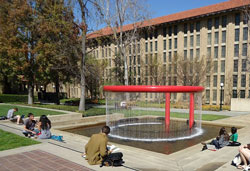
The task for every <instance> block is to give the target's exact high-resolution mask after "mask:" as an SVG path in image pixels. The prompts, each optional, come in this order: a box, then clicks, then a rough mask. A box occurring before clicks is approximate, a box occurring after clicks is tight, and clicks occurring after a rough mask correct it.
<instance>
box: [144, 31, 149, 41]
mask: <svg viewBox="0 0 250 171" xmlns="http://www.w3.org/2000/svg"><path fill="white" fill-rule="evenodd" d="M144 36H145V37H144V38H145V40H147V39H148V32H147V31H146V32H145V35H144Z"/></svg>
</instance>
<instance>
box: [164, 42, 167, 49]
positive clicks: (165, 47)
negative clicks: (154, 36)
mask: <svg viewBox="0 0 250 171" xmlns="http://www.w3.org/2000/svg"><path fill="white" fill-rule="evenodd" d="M163 49H164V50H166V49H167V41H166V40H163Z"/></svg>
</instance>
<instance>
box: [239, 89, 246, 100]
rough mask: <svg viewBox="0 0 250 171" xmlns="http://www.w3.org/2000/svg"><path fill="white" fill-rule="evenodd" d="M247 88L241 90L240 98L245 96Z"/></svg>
mask: <svg viewBox="0 0 250 171" xmlns="http://www.w3.org/2000/svg"><path fill="white" fill-rule="evenodd" d="M245 92H246V91H245V90H240V98H245V94H246V93H245Z"/></svg>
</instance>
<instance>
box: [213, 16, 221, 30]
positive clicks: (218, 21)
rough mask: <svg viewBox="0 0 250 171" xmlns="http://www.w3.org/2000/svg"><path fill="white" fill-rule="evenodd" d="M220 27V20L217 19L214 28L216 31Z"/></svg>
mask: <svg viewBox="0 0 250 171" xmlns="http://www.w3.org/2000/svg"><path fill="white" fill-rule="evenodd" d="M219 25H220V18H219V17H216V18H215V20H214V27H215V29H218V28H219Z"/></svg>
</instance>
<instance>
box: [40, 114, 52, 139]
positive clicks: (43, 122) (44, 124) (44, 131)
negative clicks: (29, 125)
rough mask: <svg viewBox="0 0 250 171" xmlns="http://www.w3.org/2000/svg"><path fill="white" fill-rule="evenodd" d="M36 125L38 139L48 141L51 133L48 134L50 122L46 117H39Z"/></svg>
mask: <svg viewBox="0 0 250 171" xmlns="http://www.w3.org/2000/svg"><path fill="white" fill-rule="evenodd" d="M37 125H38V131H39V133H38V138H40V139H48V138H50V137H51V132H50V128H51V122H50V120H49V119H48V118H47V116H46V115H42V116H41V117H40V120H39V122H38V124H37Z"/></svg>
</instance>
